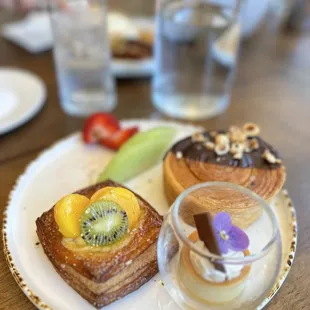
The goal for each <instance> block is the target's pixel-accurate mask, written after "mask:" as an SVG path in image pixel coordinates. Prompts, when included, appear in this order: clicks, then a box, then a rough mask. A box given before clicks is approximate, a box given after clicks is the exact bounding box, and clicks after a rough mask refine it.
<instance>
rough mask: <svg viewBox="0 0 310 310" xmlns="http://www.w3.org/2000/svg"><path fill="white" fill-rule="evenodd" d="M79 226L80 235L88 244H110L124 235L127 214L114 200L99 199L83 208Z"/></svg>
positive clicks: (126, 228)
mask: <svg viewBox="0 0 310 310" xmlns="http://www.w3.org/2000/svg"><path fill="white" fill-rule="evenodd" d="M80 228H81V237H82V238H83V239H84V241H85V242H86V243H87V244H88V245H91V246H97V247H98V246H106V245H111V244H114V243H116V242H117V241H118V240H120V239H122V238H123V237H124V236H125V235H126V233H127V231H128V216H127V213H126V212H125V211H124V210H123V209H122V208H121V207H120V206H119V204H117V203H116V202H113V201H108V200H99V201H96V202H93V203H92V204H90V205H89V206H88V207H87V208H86V209H85V211H84V213H83V214H82V215H81V217H80Z"/></svg>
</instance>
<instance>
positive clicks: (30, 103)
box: [0, 68, 46, 135]
mask: <svg viewBox="0 0 310 310" xmlns="http://www.w3.org/2000/svg"><path fill="white" fill-rule="evenodd" d="M45 99H46V87H45V84H44V82H43V81H42V80H41V79H40V78H39V77H38V76H36V75H34V74H33V73H31V72H28V71H23V70H19V69H10V68H2V69H0V135H1V134H4V133H7V132H9V131H11V130H13V129H15V128H17V127H19V126H21V125H23V124H25V123H26V122H27V121H29V120H30V119H31V118H33V117H34V116H35V115H36V114H37V113H38V112H39V110H40V109H41V108H42V106H43V105H44V103H45Z"/></svg>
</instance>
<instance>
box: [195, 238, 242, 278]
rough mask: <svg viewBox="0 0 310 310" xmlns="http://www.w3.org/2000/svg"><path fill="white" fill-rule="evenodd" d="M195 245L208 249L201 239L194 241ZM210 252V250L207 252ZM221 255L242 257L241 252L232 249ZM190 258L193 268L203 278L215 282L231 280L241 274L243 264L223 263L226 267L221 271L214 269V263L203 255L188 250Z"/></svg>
mask: <svg viewBox="0 0 310 310" xmlns="http://www.w3.org/2000/svg"><path fill="white" fill-rule="evenodd" d="M196 245H197V246H198V247H199V248H200V249H202V250H204V251H207V252H209V251H208V249H207V248H206V247H205V245H204V243H203V242H202V241H200V240H199V241H198V242H196ZM209 253H210V252H209ZM222 256H223V257H227V258H242V257H244V253H243V252H234V251H230V250H229V251H228V253H226V254H223V255H222ZM190 260H191V263H192V265H193V267H194V269H195V271H196V272H197V273H198V274H199V275H200V276H201V277H203V278H204V279H205V280H208V281H211V282H217V283H221V282H224V281H225V280H226V279H227V280H232V279H234V278H237V277H239V276H240V274H241V270H242V269H243V267H244V266H243V265H226V264H225V265H224V266H225V269H226V273H223V272H221V271H219V270H216V269H215V268H214V265H213V264H212V263H211V262H210V261H209V260H208V259H207V258H204V257H201V256H200V255H198V254H196V253H195V252H192V251H191V252H190Z"/></svg>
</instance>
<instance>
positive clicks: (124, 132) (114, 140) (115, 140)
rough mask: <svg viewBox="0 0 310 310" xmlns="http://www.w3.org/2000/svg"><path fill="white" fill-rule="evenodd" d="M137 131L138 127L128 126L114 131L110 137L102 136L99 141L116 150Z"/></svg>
mask: <svg viewBox="0 0 310 310" xmlns="http://www.w3.org/2000/svg"><path fill="white" fill-rule="evenodd" d="M138 131H139V128H138V127H130V128H127V129H121V130H118V131H117V132H115V133H114V134H113V135H111V136H110V137H106V138H103V139H102V140H100V143H101V144H102V145H104V146H106V147H108V148H110V149H112V150H118V149H119V148H120V147H121V146H122V145H123V144H124V143H125V142H126V141H127V140H128V139H129V138H130V137H132V136H133V135H134V134H136V133H137V132H138Z"/></svg>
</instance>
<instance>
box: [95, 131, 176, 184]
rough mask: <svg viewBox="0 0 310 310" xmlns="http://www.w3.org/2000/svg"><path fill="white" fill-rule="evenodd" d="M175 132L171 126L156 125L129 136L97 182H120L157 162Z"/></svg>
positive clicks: (165, 150)
mask: <svg viewBox="0 0 310 310" xmlns="http://www.w3.org/2000/svg"><path fill="white" fill-rule="evenodd" d="M175 134H176V129H175V128H173V127H156V128H153V129H150V130H148V131H142V132H139V133H137V134H135V135H134V136H133V137H132V138H130V139H129V140H128V141H127V142H126V143H125V144H124V145H123V146H122V147H121V148H120V150H119V151H118V152H117V154H116V155H115V156H114V157H113V159H112V160H111V161H110V162H109V164H108V165H107V166H106V168H105V169H104V171H103V172H102V173H101V174H100V176H99V178H98V182H103V181H105V180H107V179H112V180H113V181H116V182H119V183H122V182H124V181H127V180H128V179H130V178H133V177H135V176H136V175H138V174H140V173H142V172H144V171H145V170H147V169H149V168H151V167H152V166H154V165H155V164H157V163H158V162H159V161H160V160H161V159H162V158H163V155H164V153H165V152H167V148H168V147H169V144H170V143H171V141H172V139H173V137H174V136H175Z"/></svg>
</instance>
